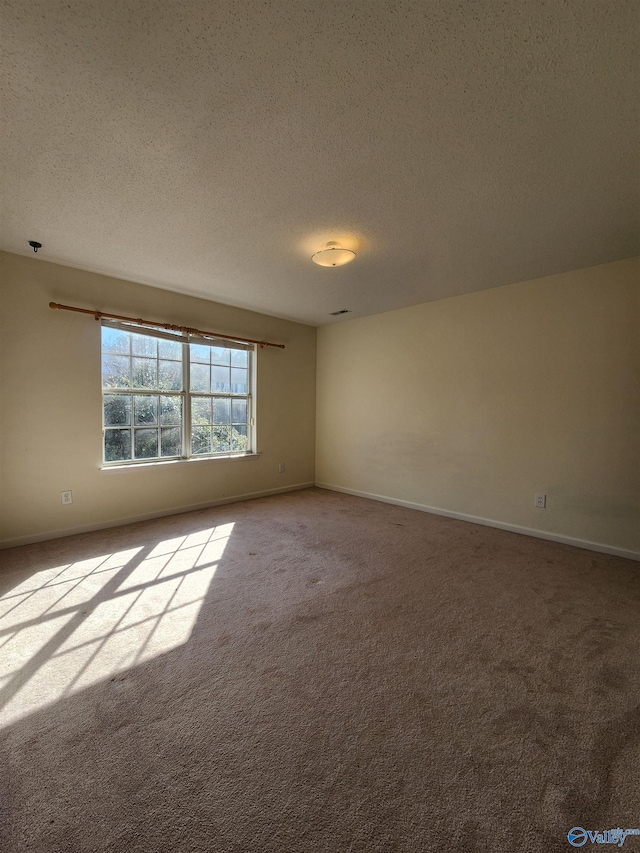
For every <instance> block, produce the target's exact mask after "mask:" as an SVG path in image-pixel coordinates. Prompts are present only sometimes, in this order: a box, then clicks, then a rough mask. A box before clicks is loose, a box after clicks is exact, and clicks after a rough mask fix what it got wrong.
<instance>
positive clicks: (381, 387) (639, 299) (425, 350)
mask: <svg viewBox="0 0 640 853" xmlns="http://www.w3.org/2000/svg"><path fill="white" fill-rule="evenodd" d="M639 272H640V271H639V267H638V259H635V260H626V261H619V262H617V263H612V264H606V265H603V266H598V267H593V268H590V269H585V270H577V271H575V272H570V273H565V274H562V275H556V276H551V277H548V278H543V279H539V280H536V281H531V282H525V283H522V284H515V285H510V286H507V287H500V288H495V289H492V290H486V291H483V292H481V293H475V294H471V295H467V296H460V297H455V298H452V299H445V300H442V301H439V302H432V303H428V304H424V305H418V306H416V307H413V308H407V309H402V310H399V311H392V312H389V313H386V314H380V315H377V316H375V317H369V318H365V319H362V320H352V321H347V322H343V323H340V324H336V325H332V326H326V327H323V328H321V329H320V330H319V334H318V374H317V453H316V480H317V482H318V483H319V484H327V485H330V486H337V487H340V488H346V489H350V490H353V491H356V492H360V493H365V494H371V495H379V496H384V497H389V498H393V499H395V500H403V501H409V502H413V503H416V504H420V505H423V506H431V507H436V508H440V509H443V510H448V511H451V512H456V513H462V514H467V515H472V516H478V517H481V518H485V519H492V520H495V521H498V522H502V523H505V524H511V525H517V526H521V527H524V528H529V529H532V530H536V531H544V532H546V533H551V534H556V535H559V536H566V537H572V538H577V539H581V540H587V541H592V542H596V543H601V544H604V545H608V546H612V547H614V548H620V549H630V550H635V551H640V514H639V500H640V499H639V491H640V462H639V449H640V402H639V400H640V323H639V320H640V275H639ZM536 493H546V494H547V509H545V510H540V509H536V508H535V507H534V495H535V494H536Z"/></svg>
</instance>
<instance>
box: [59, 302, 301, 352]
mask: <svg viewBox="0 0 640 853" xmlns="http://www.w3.org/2000/svg"><path fill="white" fill-rule="evenodd" d="M49 308H58V309H59V310H60V311H77V312H78V314H90V315H91V316H92V317H95V319H96V320H100V319H101V318H102V317H106V318H107V319H109V320H124V321H125V322H127V323H137V324H138V326H151V327H153V328H156V329H167V331H170V332H182V333H183V334H185V335H204V336H205V337H209V338H222V339H223V340H225V341H238V342H239V343H242V344H257V345H258V346H259V347H277V348H278V349H284V344H272V343H271V342H270V341H254V340H252V339H251V338H239V337H238V336H237V335H235V336H234V335H222V334H220V333H219V332H203V331H202V329H191V328H190V327H189V326H175V325H174V324H173V323H154V321H153V320H142V319H140V318H139V317H123V316H121V315H120V314H106V313H105V312H104V311H91V309H90V308H74V307H73V306H72V305H61V304H60V303H59V302H50V303H49Z"/></svg>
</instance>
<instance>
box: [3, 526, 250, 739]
mask: <svg viewBox="0 0 640 853" xmlns="http://www.w3.org/2000/svg"><path fill="white" fill-rule="evenodd" d="M232 531H233V524H223V525H218V526H217V527H211V528H208V529H206V530H200V531H198V532H196V533H191V534H189V535H188V536H180V537H177V538H175V539H166V540H163V541H161V542H158V543H156V544H154V545H153V547H146V546H145V547H140V548H131V549H127V550H123V551H118V552H116V553H113V554H101V555H98V556H95V557H91V558H90V559H85V560H81V561H78V562H75V563H69V564H66V565H60V566H56V567H54V568H50V569H47V570H45V571H42V572H38V573H37V574H34V575H32V576H31V577H30V578H29V579H28V580H27V581H25V582H24V583H22V584H20V585H19V586H17V587H14V588H13V589H11V590H10V591H9V592H8V593H7V594H6V595H5V596H3V597H2V598H0V726H4V725H8V724H9V723H12V722H15V721H16V720H18V719H20V718H21V717H24V716H25V715H27V714H29V713H32V712H33V711H35V710H38V709H39V708H43V707H45V706H47V705H51V704H53V703H54V702H56V701H58V700H59V699H62V698H64V697H66V696H70V695H71V694H73V693H75V692H77V691H79V690H82V689H84V688H86V687H88V686H90V685H92V684H96V683H98V682H101V681H106V680H109V679H112V680H113V679H114V677H115V676H117V675H118V674H119V673H122V672H123V671H125V670H128V669H130V668H131V667H135V666H137V665H138V664H141V663H143V662H145V661H148V660H151V659H152V658H155V657H157V656H158V655H161V654H164V653H165V652H168V651H170V650H171V649H175V648H178V647H179V646H181V645H183V644H184V643H186V642H187V641H188V640H189V637H190V636H191V632H192V630H193V627H194V625H195V622H196V620H197V618H198V614H199V612H200V608H201V607H202V603H203V601H204V599H205V596H206V594H207V591H208V589H209V584H210V583H211V580H212V578H213V576H214V574H215V571H216V568H217V566H218V564H219V562H220V560H221V559H222V556H223V554H224V550H225V548H226V545H227V543H228V541H229V537H230V536H231V533H232Z"/></svg>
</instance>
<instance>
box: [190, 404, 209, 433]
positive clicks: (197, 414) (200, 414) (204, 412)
mask: <svg viewBox="0 0 640 853" xmlns="http://www.w3.org/2000/svg"><path fill="white" fill-rule="evenodd" d="M191 423H192V424H194V425H196V426H197V425H202V424H210V423H211V398H210V397H194V398H193V399H192V400H191Z"/></svg>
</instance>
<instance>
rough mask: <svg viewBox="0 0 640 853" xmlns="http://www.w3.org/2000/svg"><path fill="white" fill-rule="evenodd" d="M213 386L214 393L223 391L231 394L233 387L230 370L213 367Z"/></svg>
mask: <svg viewBox="0 0 640 853" xmlns="http://www.w3.org/2000/svg"><path fill="white" fill-rule="evenodd" d="M211 385H212V386H213V387H212V389H211V390H212V391H221V392H223V393H227V394H228V393H229V391H230V390H231V385H230V383H229V368H228V367H212V368H211Z"/></svg>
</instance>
